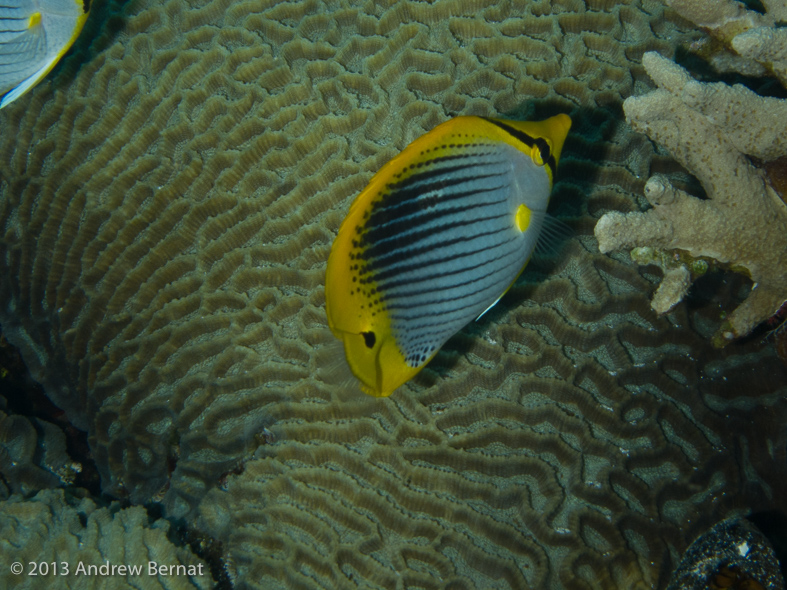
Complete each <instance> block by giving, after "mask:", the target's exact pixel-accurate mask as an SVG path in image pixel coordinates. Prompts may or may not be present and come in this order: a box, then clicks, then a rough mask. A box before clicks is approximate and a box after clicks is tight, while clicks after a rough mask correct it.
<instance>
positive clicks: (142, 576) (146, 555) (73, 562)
mask: <svg viewBox="0 0 787 590" xmlns="http://www.w3.org/2000/svg"><path fill="white" fill-rule="evenodd" d="M169 529H170V523H169V522H167V521H166V520H164V519H158V520H155V521H151V519H149V517H148V513H147V512H146V511H145V509H144V508H142V507H140V506H132V507H130V508H124V509H122V510H121V509H119V507H118V506H117V503H115V505H113V506H111V507H109V508H98V507H97V506H96V504H95V503H94V502H93V501H92V500H90V499H89V498H81V499H79V498H74V497H70V496H68V495H67V494H65V493H64V492H63V490H44V491H42V492H39V493H38V494H37V495H36V496H35V497H34V498H31V499H30V500H23V499H22V498H21V497H19V496H18V495H14V496H11V498H10V499H9V500H7V501H5V502H2V503H0V555H2V556H3V557H4V558H5V559H7V560H8V564H9V566H10V564H11V559H13V560H14V561H15V562H17V563H21V564H23V566H24V570H23V571H24V572H25V574H23V575H19V574H17V573H16V572H14V571H13V570H12V569H11V568H10V567H4V568H2V571H0V585H2V587H3V588H14V589H16V590H26V589H28V588H42V587H48V588H58V589H62V590H66V589H69V588H78V589H79V590H93V589H99V588H112V589H113V590H133V589H138V588H145V589H146V590H159V589H164V588H166V589H168V590H194V589H197V588H198V589H200V590H208V589H209V588H213V587H214V581H213V578H212V577H211V573H210V570H209V569H208V565H207V564H206V563H204V562H203V561H202V560H200V559H199V558H198V557H196V556H195V555H194V554H193V553H191V551H189V550H188V549H186V548H182V547H176V546H175V545H173V544H172V543H171V542H170V541H169V539H168V538H167V534H168V532H169ZM149 561H153V562H155V563H157V564H159V565H167V566H175V568H177V566H182V567H183V569H182V570H181V572H186V573H187V574H188V572H189V568H190V571H191V572H192V574H193V575H180V576H173V577H171V578H167V577H159V576H152V575H149V571H148V562H149ZM31 562H32V563H31ZM107 563H109V564H110V565H114V566H120V565H128V566H143V567H142V569H141V571H140V572H139V573H137V574H136V575H129V576H125V575H118V574H114V575H113V574H111V573H103V572H101V571H100V570H96V571H97V572H98V573H97V574H92V575H91V570H90V569H89V568H90V566H96V567H99V566H104V565H105V564H107ZM33 564H37V565H35V566H34V565H33ZM80 564H81V565H82V566H83V568H84V569H83V570H82V571H80V569H79V568H80ZM34 567H35V571H36V572H37V573H36V574H32V575H31V574H30V572H32V571H34V570H33V568H34ZM107 571H110V570H107ZM116 571H117V570H116ZM173 571H176V572H177V571H178V570H177V569H173Z"/></svg>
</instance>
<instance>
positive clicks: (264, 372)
mask: <svg viewBox="0 0 787 590" xmlns="http://www.w3.org/2000/svg"><path fill="white" fill-rule="evenodd" d="M697 37H699V33H697V32H696V30H695V29H694V28H693V27H691V26H689V25H688V24H687V23H686V22H685V21H683V20H682V19H680V18H678V17H677V16H675V15H674V13H669V12H665V11H664V7H663V6H662V5H661V4H660V3H659V2H655V1H650V0H644V1H641V2H640V1H634V0H631V1H630V2H607V1H604V0H592V1H589V2H579V1H576V0H559V1H553V2H548V1H546V0H543V1H539V2H527V3H526V2H513V3H510V4H504V5H499V4H497V3H492V2H481V1H472V2H466V1H464V2H459V1H447V2H435V3H426V2H395V3H394V2H390V3H386V2H377V3H373V2H366V3H360V4H351V3H338V2H337V3H332V2H329V3H321V2H313V1H309V0H303V1H297V2H288V3H273V2H257V1H240V2H230V1H229V0H194V1H191V2H185V1H183V0H166V1H163V2H147V1H144V0H139V1H132V2H126V3H120V2H115V3H112V2H110V3H108V4H106V5H105V6H104V7H101V6H96V7H94V11H93V13H92V17H91V20H90V21H89V22H88V23H87V25H86V28H85V30H84V32H83V37H81V38H80V40H79V41H78V42H77V44H76V45H75V51H74V53H72V54H71V55H70V56H68V57H66V58H65V59H64V60H63V62H61V65H60V66H58V68H57V69H56V70H55V71H54V72H53V75H52V76H51V77H50V78H49V79H48V80H47V81H45V82H44V83H42V84H41V85H39V86H38V87H37V88H35V89H34V90H32V91H31V92H30V93H29V95H28V96H26V97H25V99H26V100H24V101H22V100H20V101H17V102H15V103H14V104H12V105H10V106H9V107H8V108H6V109H4V110H3V111H2V113H0V124H1V125H2V128H3V134H2V137H0V228H2V233H0V272H1V273H2V274H3V276H5V277H11V280H3V281H2V282H0V322H1V323H2V326H3V332H4V334H5V335H6V336H7V338H8V339H9V340H10V341H11V342H13V343H14V345H15V346H17V347H18V348H19V349H20V350H21V352H22V354H23V356H24V358H25V361H26V363H27V364H28V366H29V367H30V370H31V372H32V375H33V376H34V378H35V379H36V380H37V381H39V382H40V383H42V384H43V385H44V387H45V389H46V392H47V394H48V395H49V396H50V397H51V398H52V400H53V401H54V402H55V403H56V404H57V405H58V406H59V407H61V408H63V409H64V410H65V412H66V414H67V416H68V418H69V420H70V421H71V423H72V424H73V425H75V426H77V427H79V428H81V429H84V430H86V431H87V432H88V440H89V444H90V449H91V453H92V458H93V459H94V460H95V463H96V466H97V467H98V470H99V472H100V474H101V482H102V488H103V490H104V492H106V493H108V494H110V495H112V496H113V497H116V498H121V499H124V500H126V501H127V502H129V503H130V504H143V503H151V502H153V503H155V502H161V503H162V504H163V506H164V509H165V512H166V515H167V516H168V517H169V518H171V519H172V520H173V521H176V522H178V523H181V524H182V525H183V526H187V527H192V528H194V529H198V530H201V531H203V532H204V533H206V534H208V535H210V536H212V537H213V538H214V539H216V540H217V541H218V542H220V543H221V547H222V557H223V560H224V563H225V566H226V570H227V573H228V576H229V579H230V580H231V581H232V582H233V583H234V584H235V586H236V587H238V588H241V587H243V588H245V587H257V588H265V589H266V590H270V589H274V588H298V587H302V588H314V587H326V588H352V587H357V586H361V587H367V588H386V589H388V588H405V587H421V588H444V587H451V588H474V587H478V588H487V589H494V588H539V589H541V588H572V589H573V588H594V589H607V588H610V589H611V588H627V589H637V588H652V587H658V588H663V587H665V586H666V584H667V581H668V579H669V575H670V572H671V571H672V569H673V568H674V567H675V566H676V565H677V564H678V561H679V558H680V555H681V553H682V552H683V551H684V550H685V549H686V547H688V545H689V543H690V542H691V541H692V540H693V539H694V537H695V536H697V535H698V534H699V533H701V532H704V531H705V530H707V529H708V528H709V527H710V526H711V525H712V524H713V523H715V522H717V521H718V520H720V519H722V518H725V517H729V516H736V515H740V514H745V513H747V512H749V511H751V510H763V509H783V508H784V506H783V504H784V502H785V499H784V498H783V497H782V495H781V494H779V490H780V489H783V487H784V483H785V475H786V474H785V471H786V470H787V463H786V460H785V459H786V458H785V433H784V429H783V427H782V425H783V424H784V422H785V420H784V417H785V412H786V411H787V407H785V406H786V404H785V401H784V394H785V389H786V387H787V386H786V385H785V383H787V378H786V377H785V367H784V366H783V365H782V364H781V362H780V360H779V359H778V357H777V356H776V354H775V352H774V350H773V347H772V346H770V345H769V343H768V342H767V341H765V342H762V341H761V339H751V340H749V341H745V342H741V343H736V344H735V345H734V346H733V347H728V348H727V349H725V350H723V351H718V350H716V349H714V348H713V347H712V346H711V345H710V343H709V335H710V334H712V333H713V332H714V331H715V330H716V329H717V328H718V326H719V324H720V321H721V320H720V317H719V314H720V310H721V309H722V308H727V309H732V308H734V305H735V304H737V302H739V300H740V298H741V295H742V294H743V293H745V290H746V285H745V284H743V283H741V282H740V281H737V280H736V279H735V278H732V279H726V282H725V281H722V280H718V281H716V282H714V281H713V280H708V281H706V282H705V283H704V284H700V285H697V287H698V288H697V290H696V293H695V294H694V296H693V299H692V300H691V301H690V305H686V306H683V307H679V308H676V309H675V310H674V311H673V312H671V313H670V314H667V315H666V316H663V317H659V316H658V315H657V314H655V313H654V312H653V311H652V310H651V308H650V305H649V301H648V297H649V294H650V292H651V291H652V290H653V288H654V284H655V283H656V282H657V280H658V277H656V276H654V275H652V274H650V273H648V272H647V269H646V270H645V271H641V270H640V269H639V268H638V267H637V266H636V265H634V264H633V263H632V262H631V261H630V260H629V258H628V256H627V255H625V256H624V255H615V256H612V257H610V256H607V255H604V254H601V253H600V252H599V250H598V244H597V242H596V240H595V237H594V236H593V227H594V225H595V222H596V220H597V219H598V218H599V217H600V216H601V215H602V214H603V213H604V212H607V211H613V210H614V211H622V212H632V211H638V210H640V209H641V207H642V206H643V205H644V202H643V201H642V197H641V194H642V189H643V186H644V181H645V179H646V178H647V177H648V176H649V174H650V173H651V172H652V171H653V170H657V171H660V172H662V173H664V174H665V175H667V176H668V177H673V176H674V177H678V178H680V177H681V175H682V174H683V173H682V171H681V169H680V168H679V167H678V166H677V164H675V162H674V161H673V160H672V159H671V158H669V157H668V156H666V155H664V154H657V153H655V152H654V148H653V146H652V144H651V143H650V142H649V141H648V140H647V138H645V137H644V136H642V135H640V134H638V133H636V132H634V131H633V130H632V129H630V128H629V127H627V126H626V125H625V124H624V122H623V120H622V112H621V104H622V102H623V100H624V99H626V98H627V97H629V96H631V95H632V94H638V93H642V92H644V91H645V90H647V89H650V88H651V87H652V86H651V82H650V81H649V78H648V77H647V76H646V74H645V72H644V70H643V68H642V65H641V59H642V56H643V55H644V54H645V53H646V52H647V51H658V52H659V53H661V54H663V55H665V56H668V57H671V56H672V54H673V52H674V49H675V48H676V47H678V46H681V45H683V44H688V43H690V42H691V41H692V40H694V39H696V38H697ZM556 112H566V113H568V114H570V115H571V116H572V118H573V120H574V127H573V131H572V134H571V135H570V136H569V140H568V142H567V144H566V148H565V149H564V153H563V156H562V159H561V165H560V169H559V170H558V184H557V185H556V187H555V194H554V196H553V203H552V208H551V210H552V212H553V213H555V214H556V215H557V216H559V217H561V218H562V219H563V220H564V221H566V222H567V223H568V224H569V225H571V227H572V228H573V230H574V232H575V237H573V238H572V239H570V240H568V241H567V242H566V243H565V244H564V246H563V248H562V249H561V250H560V252H559V253H557V254H552V255H549V256H546V257H545V258H543V259H541V260H534V261H533V262H531V265H530V266H529V267H528V270H527V271H526V273H525V274H524V275H523V277H522V278H521V280H520V281H519V282H518V283H517V285H515V287H514V288H513V289H512V290H511V292H510V293H509V294H508V295H506V297H505V298H504V299H503V300H502V301H501V303H500V304H499V305H498V306H496V307H495V308H494V309H493V310H491V311H490V312H489V313H487V314H486V315H485V316H484V318H483V319H482V321H481V322H478V323H474V324H472V325H470V326H468V327H467V328H466V329H465V330H463V331H462V332H461V333H460V334H459V335H457V336H456V337H455V338H453V339H452V340H451V341H449V343H448V344H447V345H446V347H445V348H444V350H443V351H442V352H441V353H440V354H439V355H438V356H437V357H436V359H435V361H433V362H432V363H431V364H430V366H429V367H427V369H425V370H424V371H423V372H422V374H421V375H419V377H417V378H416V379H415V380H414V381H413V382H411V383H409V384H407V385H406V386H405V387H404V388H403V389H402V390H401V391H399V392H397V393H396V394H395V395H393V396H392V397H391V398H388V399H372V398H370V397H367V396H362V395H360V394H355V393H354V392H351V391H348V390H345V389H343V388H341V387H337V386H334V385H331V384H330V383H327V382H326V381H325V380H323V379H322V378H321V377H320V371H321V370H322V369H323V368H324V367H323V365H322V364H323V361H324V359H325V352H326V350H329V348H330V344H331V343H332V342H333V337H332V336H331V334H330V333H329V331H328V330H327V327H326V319H325V313H324V292H323V286H322V283H323V279H324V272H325V261H326V260H327V256H328V252H329V249H330V245H331V242H332V240H333V238H334V236H335V234H336V231H337V230H338V227H339V224H340V223H341V221H342V219H343V217H344V215H345V214H346V212H347V209H348V207H349V203H350V202H351V200H352V199H353V198H354V196H355V195H356V194H357V192H358V191H359V190H360V189H361V188H363V186H364V185H365V184H366V182H367V181H368V180H369V178H370V177H371V175H372V174H373V173H374V172H375V171H376V170H377V169H378V168H379V167H380V166H381V165H382V164H384V163H385V162H386V161H387V160H388V159H390V158H391V157H392V156H394V155H395V154H396V153H398V151H399V150H401V149H402V148H403V147H404V146H405V145H407V143H409V142H410V141H412V140H413V139H415V138H416V137H417V136H419V135H420V134H422V133H424V132H425V131H427V130H429V129H431V128H432V127H433V126H434V125H436V124H438V123H440V122H442V121H444V120H445V119H446V118H448V117H450V116H453V115H458V114H475V115H490V116H491V115H494V116H507V117H520V118H544V117H547V116H549V115H552V114H555V113H556ZM20 428H26V427H22V426H20ZM26 440H28V441H29V442H28V443H26V444H28V445H34V446H35V445H36V444H37V443H36V440H40V439H36V437H35V436H28V439H26ZM14 452H17V453H18V454H19V456H24V457H28V458H29V462H30V464H31V465H32V466H33V467H35V468H38V469H45V468H46V464H41V462H40V461H38V460H37V459H38V458H39V457H37V455H36V453H34V452H30V450H29V449H28V450H25V449H18V448H17V449H15V450H14ZM64 464H66V465H67V464H68V461H65V460H64ZM42 465H43V466H42ZM1 466H2V464H0V467H1ZM35 473H38V472H35ZM49 479H50V480H51V478H49ZM52 481H53V482H54V483H52V484H51V485H64V484H63V482H62V481H61V482H60V483H58V482H57V481H55V480H52ZM8 489H9V491H11V492H14V493H15V495H12V496H11V498H13V501H15V502H16V501H20V497H19V495H18V494H20V493H23V492H24V490H22V491H19V492H17V491H16V490H17V489H18V488H16V487H14V486H9V488H8ZM7 501H9V500H7Z"/></svg>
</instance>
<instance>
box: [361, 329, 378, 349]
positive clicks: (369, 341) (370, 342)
mask: <svg viewBox="0 0 787 590" xmlns="http://www.w3.org/2000/svg"><path fill="white" fill-rule="evenodd" d="M361 336H363V342H364V344H366V348H374V343H375V342H376V341H377V338H376V337H375V335H374V332H361Z"/></svg>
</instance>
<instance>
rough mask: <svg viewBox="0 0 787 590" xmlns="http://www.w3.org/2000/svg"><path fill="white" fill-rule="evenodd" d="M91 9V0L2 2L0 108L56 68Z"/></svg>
mask: <svg viewBox="0 0 787 590" xmlns="http://www.w3.org/2000/svg"><path fill="white" fill-rule="evenodd" d="M89 9H90V0H0V96H2V99H0V109H2V108H3V107H5V106H7V105H8V104H10V103H11V102H13V101H15V100H16V99H17V98H19V97H20V96H22V95H23V94H25V93H26V92H27V91H28V90H30V89H31V88H32V87H33V86H35V85H36V84H38V83H39V82H40V81H41V80H43V79H44V77H45V76H46V75H47V74H48V73H49V72H50V71H51V70H52V68H54V67H55V64H57V62H58V61H59V60H60V58H61V57H63V56H64V55H65V53H66V52H67V51H68V49H69V48H70V47H71V45H73V43H74V41H76V38H77V37H78V36H79V33H80V32H81V31H82V27H83V26H84V25H85V21H86V20H87V16H88V12H89Z"/></svg>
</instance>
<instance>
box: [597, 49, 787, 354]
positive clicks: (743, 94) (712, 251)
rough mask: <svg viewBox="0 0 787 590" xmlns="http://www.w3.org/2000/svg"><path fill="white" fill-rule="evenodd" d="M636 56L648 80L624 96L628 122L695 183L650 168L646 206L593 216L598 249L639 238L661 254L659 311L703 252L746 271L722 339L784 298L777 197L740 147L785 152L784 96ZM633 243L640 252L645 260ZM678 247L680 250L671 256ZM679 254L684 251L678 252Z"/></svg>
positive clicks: (682, 289)
mask: <svg viewBox="0 0 787 590" xmlns="http://www.w3.org/2000/svg"><path fill="white" fill-rule="evenodd" d="M643 64H644V66H645V69H646V70H647V72H648V74H649V75H650V76H651V78H653V80H654V81H655V82H656V84H657V85H658V87H659V88H658V89H657V90H655V91H653V92H651V93H649V94H647V95H645V96H642V97H637V98H629V99H627V100H626V102H625V103H624V106H623V108H624V111H625V113H626V118H627V120H628V121H629V123H630V124H631V125H632V126H633V127H634V128H635V129H637V130H640V131H643V132H645V133H646V134H647V135H648V136H649V137H650V138H651V139H653V140H654V141H656V142H658V143H660V144H661V145H664V146H665V147H667V149H668V150H669V151H670V153H671V154H672V155H673V157H674V158H675V159H676V160H678V162H680V163H681V164H683V165H684V166H685V167H686V168H687V169H688V170H689V171H691V172H692V173H693V174H694V175H695V176H696V177H697V178H698V179H699V180H700V182H701V183H702V185H703V187H704V188H705V190H706V192H707V195H708V199H707V200H701V199H698V198H695V197H693V196H691V195H689V194H687V193H685V192H683V191H681V190H678V189H676V188H674V187H673V186H671V185H670V183H669V182H668V181H667V180H666V178H664V177H661V176H654V177H653V178H651V179H650V180H649V181H648V183H647V184H646V185H645V197H646V198H647V199H648V201H649V202H650V203H651V204H652V205H653V208H652V209H650V210H648V211H646V212H644V213H639V212H636V213H628V214H622V213H618V212H612V213H607V214H605V215H604V216H603V217H601V219H600V220H599V222H598V224H597V225H596V229H595V233H596V237H597V238H598V241H599V248H600V249H601V251H602V252H609V251H611V250H615V249H618V248H632V247H636V246H648V247H651V248H655V249H656V250H657V251H661V250H667V251H669V254H668V255H667V256H666V257H665V256H657V258H660V259H661V260H665V259H672V260H673V261H674V264H667V263H662V264H661V266H662V268H664V270H665V274H664V280H663V281H662V283H661V285H660V287H659V289H658V291H657V292H656V294H655V296H654V298H653V301H652V306H653V308H654V310H656V311H657V312H659V313H666V312H667V311H669V310H670V309H671V308H672V307H674V306H675V305H676V304H677V303H678V302H679V301H681V299H683V297H684V295H685V294H686V292H687V290H688V288H689V286H690V284H691V282H692V280H693V278H695V277H696V276H697V275H698V274H701V273H702V271H703V270H704V268H705V266H704V265H703V264H702V263H700V264H695V262H696V261H697V260H703V259H712V260H715V261H718V262H720V263H722V264H723V265H725V266H728V267H729V268H731V269H733V270H736V271H738V272H742V273H745V274H747V275H748V276H750V277H751V279H752V280H753V281H754V287H753V289H752V292H751V294H750V295H749V296H748V297H747V298H746V300H745V301H744V302H743V303H742V304H741V305H740V306H739V307H738V308H737V309H735V311H733V312H732V313H731V314H730V315H729V316H728V317H727V319H726V321H725V322H724V324H723V325H722V326H721V328H720V329H719V331H718V332H717V333H716V335H715V336H714V344H716V345H724V344H725V343H727V342H729V341H730V340H732V339H734V338H737V337H740V336H745V335H746V334H749V333H750V332H751V331H752V329H754V327H755V326H757V324H759V323H760V322H762V321H763V320H765V319H767V318H769V317H770V316H772V315H773V314H774V313H776V311H777V310H778V309H779V307H780V306H781V305H782V304H783V303H784V301H785V299H787V271H786V270H785V269H787V205H785V203H784V201H783V200H782V199H781V198H780V196H779V194H778V193H777V192H776V190H775V189H774V188H773V187H772V186H771V184H770V183H769V182H768V180H767V178H766V176H765V174H764V173H763V171H762V170H760V169H758V168H757V167H755V166H754V165H753V164H752V163H751V161H750V160H749V158H748V157H747V156H755V157H756V158H760V159H763V160H771V159H774V158H776V157H778V156H780V155H783V154H784V153H786V152H787V148H786V147H785V146H787V132H785V127H784V121H785V120H787V103H785V102H784V101H781V100H778V99H774V98H763V97H760V96H758V95H756V94H755V93H753V92H751V91H750V90H748V89H746V88H744V87H743V86H739V85H736V86H732V87H730V86H727V85H725V84H702V83H699V82H697V81H695V80H693V79H692V78H691V76H689V74H688V73H687V72H686V71H685V70H684V69H683V68H681V67H680V66H678V65H675V64H674V63H672V62H671V61H669V60H667V59H665V58H663V57H661V56H659V55H658V54H656V53H647V54H645V56H644V57H643ZM650 254H651V255H650V256H645V258H647V260H643V251H642V250H635V251H634V252H633V256H634V257H635V259H636V258H639V261H641V262H651V261H652V260H653V258H654V256H653V255H652V253H650ZM681 254H683V255H684V256H683V258H681ZM686 255H687V256H686Z"/></svg>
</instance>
